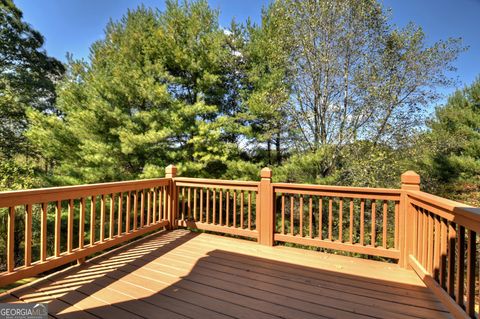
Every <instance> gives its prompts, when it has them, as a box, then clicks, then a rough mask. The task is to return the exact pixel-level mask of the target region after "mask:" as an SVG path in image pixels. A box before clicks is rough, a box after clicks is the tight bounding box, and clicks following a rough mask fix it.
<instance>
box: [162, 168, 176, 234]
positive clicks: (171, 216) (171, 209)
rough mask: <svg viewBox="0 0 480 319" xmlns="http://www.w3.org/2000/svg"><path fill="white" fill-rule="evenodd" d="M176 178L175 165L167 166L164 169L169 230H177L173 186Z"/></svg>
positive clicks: (174, 186)
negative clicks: (166, 183) (166, 180)
mask: <svg viewBox="0 0 480 319" xmlns="http://www.w3.org/2000/svg"><path fill="white" fill-rule="evenodd" d="M176 176H177V168H176V167H175V165H168V166H167V167H166V168H165V178H169V179H170V181H169V187H168V192H167V199H166V200H167V211H168V222H169V229H175V228H177V218H176V217H177V212H176V210H177V196H176V195H177V192H176V185H175V177H176Z"/></svg>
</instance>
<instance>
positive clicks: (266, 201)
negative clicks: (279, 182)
mask: <svg viewBox="0 0 480 319" xmlns="http://www.w3.org/2000/svg"><path fill="white" fill-rule="evenodd" d="M260 177H261V180H260V187H259V190H258V195H259V199H260V216H259V217H260V227H258V242H259V243H260V244H262V245H267V246H273V226H274V225H273V224H274V211H273V210H274V207H273V189H272V170H271V169H270V168H268V167H265V168H263V169H262V170H261V171H260ZM257 220H258V216H257Z"/></svg>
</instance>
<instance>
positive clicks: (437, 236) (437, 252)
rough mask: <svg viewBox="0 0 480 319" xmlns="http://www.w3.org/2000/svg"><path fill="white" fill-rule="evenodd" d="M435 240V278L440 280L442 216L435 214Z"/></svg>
mask: <svg viewBox="0 0 480 319" xmlns="http://www.w3.org/2000/svg"><path fill="white" fill-rule="evenodd" d="M434 218H435V241H434V250H433V278H434V279H435V280H436V281H437V282H440V277H439V275H440V258H441V257H440V240H441V239H440V218H439V217H438V216H435V217H434Z"/></svg>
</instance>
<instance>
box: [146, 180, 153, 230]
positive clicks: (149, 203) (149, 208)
mask: <svg viewBox="0 0 480 319" xmlns="http://www.w3.org/2000/svg"><path fill="white" fill-rule="evenodd" d="M151 218H152V191H151V189H147V220H146V223H145V224H146V225H147V226H150V223H151Z"/></svg>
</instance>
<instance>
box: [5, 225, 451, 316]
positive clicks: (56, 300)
mask: <svg viewBox="0 0 480 319" xmlns="http://www.w3.org/2000/svg"><path fill="white" fill-rule="evenodd" d="M0 302H45V303H48V304H49V306H48V307H49V312H50V315H51V317H55V318H115V319H121V318H227V317H230V318H231V317H234V318H246V319H250V318H295V319H297V318H367V317H368V318H450V317H451V315H450V314H449V313H448V312H447V310H446V309H445V307H444V306H443V305H442V304H441V303H440V302H439V300H438V299H437V298H436V297H435V296H434V295H433V294H432V293H431V291H430V290H429V289H428V288H426V287H425V284H424V283H423V282H422V280H420V279H419V277H418V276H417V275H416V274H415V273H414V272H413V271H411V270H406V269H402V268H400V267H398V266H397V265H394V264H387V263H381V262H376V261H371V260H364V259H358V258H349V257H343V256H336V255H330V254H324V253H319V252H314V251H307V250H301V249H296V248H288V247H281V246H275V247H267V246H262V245H259V244H257V243H255V242H249V241H246V240H239V239H232V238H226V237H221V236H216V235H210V234H198V233H191V232H189V231H186V230H176V231H171V232H167V231H164V232H160V233H157V234H155V235H152V236H149V237H148V238H145V239H142V240H140V241H138V242H135V243H132V244H129V245H126V246H124V247H121V248H120V249H117V250H115V251H112V252H110V253H108V254H106V255H102V256H99V257H96V258H93V259H91V260H90V261H88V262H86V263H85V264H83V265H81V266H78V267H73V268H70V269H68V270H66V271H63V272H61V273H55V274H54V275H52V276H50V277H47V278H45V279H43V280H41V281H38V282H36V283H34V284H32V285H30V286H27V287H22V288H20V289H17V290H14V291H11V292H10V294H9V295H5V296H4V298H3V300H0Z"/></svg>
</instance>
